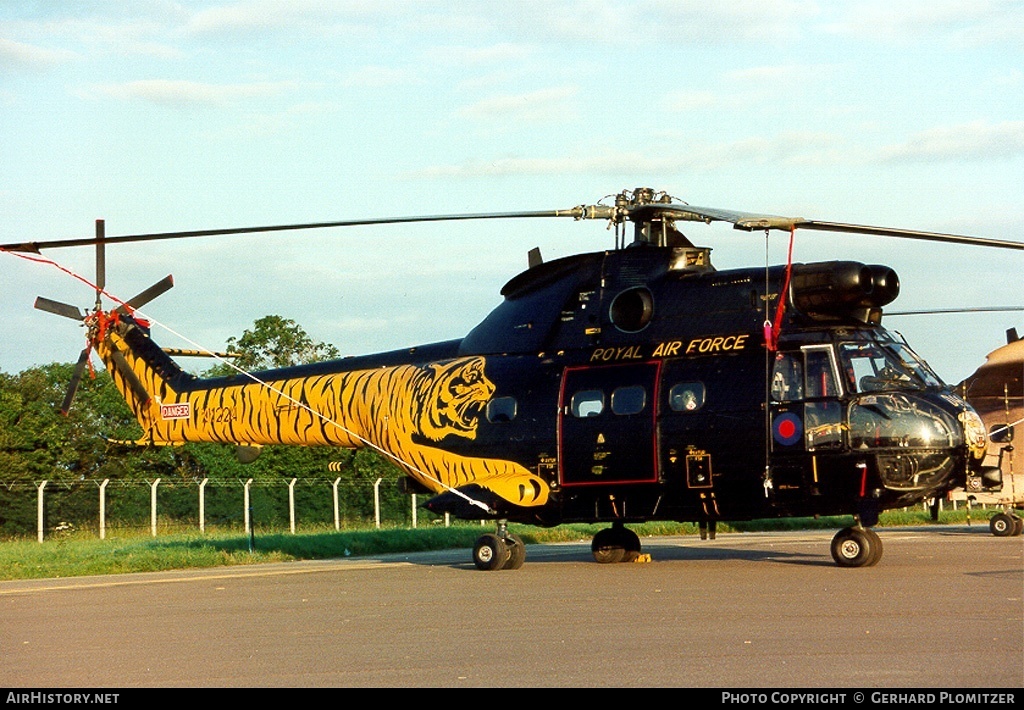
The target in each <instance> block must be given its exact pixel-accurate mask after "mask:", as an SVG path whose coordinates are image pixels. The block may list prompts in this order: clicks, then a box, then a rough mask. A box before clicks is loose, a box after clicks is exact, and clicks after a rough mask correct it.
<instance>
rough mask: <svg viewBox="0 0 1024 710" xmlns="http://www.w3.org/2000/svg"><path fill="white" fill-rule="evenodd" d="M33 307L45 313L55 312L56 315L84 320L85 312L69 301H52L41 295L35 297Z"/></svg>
mask: <svg viewBox="0 0 1024 710" xmlns="http://www.w3.org/2000/svg"><path fill="white" fill-rule="evenodd" d="M35 307H36V308H38V309H39V310H41V311H46V312H47V313H55V314H57V315H58V316H64V317H65V318H70V319H71V320H80V321H81V320H85V313H83V312H82V309H81V308H79V307H78V306H72V305H71V304H69V303H61V302H60V301H53V300H50V299H49V298H44V297H43V296H37V297H36V303H35Z"/></svg>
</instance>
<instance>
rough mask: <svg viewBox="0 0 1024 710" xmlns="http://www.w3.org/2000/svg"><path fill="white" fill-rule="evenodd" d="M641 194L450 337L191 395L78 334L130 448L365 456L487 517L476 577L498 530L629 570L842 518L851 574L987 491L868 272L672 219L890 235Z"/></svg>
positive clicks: (109, 342) (139, 336)
mask: <svg viewBox="0 0 1024 710" xmlns="http://www.w3.org/2000/svg"><path fill="white" fill-rule="evenodd" d="M652 195H653V193H651V192H650V191H642V190H638V191H637V192H635V193H623V194H622V195H620V196H619V199H618V200H617V204H616V207H615V208H611V209H610V210H601V209H598V208H596V207H581V208H575V210H571V211H565V212H558V213H553V214H552V215H550V216H566V215H568V216H574V217H576V218H578V219H582V218H588V217H598V216H603V217H607V218H609V219H611V220H612V221H613V222H614V223H616V224H617V225H621V224H623V223H625V222H626V221H631V222H633V223H634V225H635V228H634V236H633V240H632V242H630V243H629V244H626V243H625V240H623V243H622V244H621V245H619V244H617V248H616V249H613V250H608V251H600V252H593V253H586V254H578V255H574V256H569V257H565V258H562V259H558V260H554V261H551V262H543V261H542V260H541V259H540V257H539V255H537V254H532V255H531V259H530V267H529V268H528V269H527V270H525V271H524V272H522V273H521V274H519V275H517V276H515V277H514V278H513V279H512V280H510V281H509V282H508V283H507V284H506V285H505V287H504V288H503V290H502V295H503V296H504V300H503V301H502V303H500V304H499V305H498V306H497V307H496V308H495V309H494V310H493V311H492V312H491V313H490V314H489V315H488V316H487V317H485V318H484V319H483V320H482V321H481V322H480V324H479V325H478V326H477V327H476V328H474V329H473V330H472V331H471V332H469V333H468V334H467V335H466V336H465V337H464V338H461V339H457V340H450V341H445V342H438V343H431V344H427V345H421V346H417V347H412V348H407V349H402V350H396V351H392V352H388V353H381V354H376V355H366V356H359V357H350V358H344V359H341V360H334V361H328V362H321V363H317V364H312V365H302V366H297V367H292V368H285V369H280V370H271V371H264V372H256V373H240V374H238V375H233V376H230V377H222V378H214V379H211V378H205V379H204V378H197V377H195V376H193V375H191V374H189V373H187V372H185V371H184V370H182V369H181V368H180V367H179V366H178V365H177V364H176V363H175V362H174V360H173V359H172V358H171V357H170V356H169V355H168V354H167V353H166V352H164V351H163V350H162V349H161V348H160V347H159V346H158V345H157V344H156V343H155V342H154V341H153V340H152V339H151V337H150V332H149V328H148V326H147V324H146V323H145V322H144V321H143V320H142V319H141V317H139V316H137V315H136V314H134V313H133V311H132V309H131V308H128V307H124V306H122V307H121V308H118V309H115V310H112V311H109V312H106V311H103V310H101V309H99V308H97V310H96V311H95V312H94V313H92V314H91V315H89V316H83V320H85V322H86V324H87V326H88V328H89V340H90V347H91V348H92V349H94V350H95V352H96V353H97V354H98V356H99V357H100V358H101V359H102V360H103V362H104V363H105V365H106V367H107V368H108V369H109V371H110V372H111V375H112V376H113V379H114V382H115V384H116V386H117V387H118V388H119V390H120V391H121V392H122V394H123V395H124V397H125V399H126V400H127V401H128V403H129V405H130V407H131V409H132V411H133V413H134V414H135V416H136V418H137V419H138V421H139V422H140V424H141V425H142V428H143V431H144V435H143V437H142V438H141V439H140V442H139V443H150V444H174V443H183V442H193V441H204V442H221V443H226V444H235V445H238V446H240V447H245V448H246V449H252V448H258V447H259V446H262V445H268V444H291V445H303V446H338V447H346V448H360V447H364V446H365V447H372V448H373V449H375V450H377V451H379V452H381V453H382V454H384V455H386V456H387V457H389V458H390V459H391V460H393V461H394V462H395V463H396V464H397V465H398V466H399V467H400V468H401V469H402V470H403V472H404V473H405V474H406V476H407V477H408V483H409V486H408V490H410V491H414V492H422V493H428V494H430V496H431V497H430V498H429V500H427V502H426V503H425V506H426V507H427V508H428V509H430V510H431V511H434V512H436V513H439V514H442V513H444V514H451V515H455V516H457V517H462V518H467V519H490V520H494V521H496V523H497V527H496V531H495V532H494V533H487V534H485V535H482V536H481V537H480V538H479V540H478V541H477V543H476V545H475V546H474V550H473V560H474V562H475V564H476V565H477V567H479V568H481V569H488V570H491V569H513V568H517V567H519V566H520V565H521V564H522V563H523V560H524V559H525V548H524V546H523V542H522V540H521V539H520V538H519V537H518V536H516V535H514V534H511V533H509V531H508V528H507V523H508V522H521V523H529V524H535V525H542V526H551V525H558V524H561V523H568V522H587V523H595V522H596V523H610V527H608V528H606V529H604V530H602V531H601V532H599V533H598V534H597V535H596V536H595V538H594V540H593V543H592V549H593V554H594V557H595V559H597V560H598V561H600V562H612V561H619V560H630V559H636V558H637V557H638V555H640V550H641V547H640V540H639V537H638V536H637V535H636V534H635V533H634V532H633V531H631V530H629V529H628V528H627V527H626V525H627V524H630V523H638V522H643V521H648V520H671V521H681V522H695V523H697V524H698V525H699V527H700V530H701V532H702V537H714V534H715V527H716V525H717V524H718V523H719V522H722V521H738V520H751V519H759V518H772V517H793V516H816V515H849V516H853V520H854V522H853V525H851V526H850V527H847V528H845V529H843V530H841V531H840V532H839V533H838V534H837V535H836V537H835V538H834V539H833V542H832V556H833V558H834V560H835V561H836V562H837V564H839V565H841V566H848V567H858V566H865V565H872V564H875V563H876V562H877V561H878V559H879V558H880V556H881V541H880V539H879V538H878V535H877V534H876V533H874V532H873V531H872V530H871V526H873V525H874V524H875V523H876V522H877V520H878V514H879V512H880V511H883V510H886V509H890V508H895V507H903V506H908V505H912V504H915V503H919V502H921V501H923V500H927V499H931V498H935V497H936V496H939V495H942V494H944V493H946V492H947V491H949V490H951V489H953V488H955V487H958V486H961V487H962V486H964V485H965V482H966V481H967V479H968V478H971V479H973V480H978V481H983V485H984V486H986V487H989V488H995V487H998V485H999V482H1000V480H1001V473H1000V471H999V469H998V468H997V467H991V466H985V465H983V464H984V460H983V459H984V455H985V451H986V446H987V435H986V432H985V429H984V426H983V425H982V423H981V420H980V418H979V417H978V415H977V414H976V413H975V412H974V410H973V409H972V408H971V407H970V405H969V404H968V403H967V402H966V401H964V400H963V399H962V398H961V397H959V396H958V395H957V394H956V393H955V392H954V391H953V390H952V388H950V387H949V386H947V385H946V384H945V383H943V382H942V381H941V380H940V379H939V378H938V376H936V375H935V374H934V373H933V372H932V371H931V369H930V368H929V367H928V365H927V364H926V363H924V362H923V361H922V360H921V359H920V358H919V357H918V356H917V355H915V354H914V352H913V351H912V350H911V348H910V347H909V346H908V345H907V344H906V343H905V342H903V340H902V339H901V338H898V337H896V336H894V335H893V334H892V333H890V332H889V331H888V330H886V329H885V328H884V327H883V326H882V325H881V319H882V308H883V307H884V306H886V305H887V304H889V303H890V302H892V300H893V299H895V298H896V296H897V295H898V292H899V283H898V278H897V276H896V274H895V272H894V271H893V270H892V269H891V268H888V267H885V266H879V265H871V264H863V263H859V262H853V261H829V262H819V263H808V264H792V263H790V264H785V265H781V266H773V267H765V268H744V269H733V270H721V271H720V270H717V269H715V268H714V267H713V266H712V265H711V263H710V249H707V248H703V247H697V246H694V245H693V244H692V243H691V242H690V241H689V240H688V239H686V237H684V236H683V235H682V234H681V233H680V232H678V230H677V229H676V222H677V221H682V220H697V221H713V220H727V221H730V222H733V224H734V226H736V227H737V228H742V229H748V230H749V229H755V228H758V229H760V228H763V229H766V230H767V229H788V230H790V231H792V230H794V229H795V228H797V227H801V228H812V229H833V230H838V231H867V230H874V231H872V232H870V233H886V232H887V231H890V230H881V229H879V228H862V227H857V228H854V227H855V226H854V225H835V224H833V223H815V222H809V221H806V220H792V219H786V218H779V217H771V216H762V215H749V214H746V213H737V212H727V211H723V210H713V209H707V208H694V207H691V206H688V205H680V204H674V203H670V202H664V201H661V202H659V201H657V200H653V201H652V199H651V197H652ZM488 216H489V217H495V216H510V215H488ZM511 216H547V213H544V214H534V213H529V214H514V215H511ZM453 218H459V219H461V218H466V216H458V217H453ZM409 221H411V220H409ZM316 226H324V225H316ZM196 234H199V233H196ZM913 234H914V235H918V236H917V237H916V238H921V237H920V236H919V235H920V234H921V233H916V232H915V233H913ZM175 236H194V235H193V234H189V235H181V234H178V235H175ZM894 236H903V234H902V233H897V234H895V235H894ZM933 236H935V237H937V238H942V239H943V240H946V241H948V240H950V239H951V237H950V235H933ZM958 239H966V240H975V239H976V238H970V237H964V238H958ZM125 240H127V238H126V239H125ZM110 241H114V240H113V239H104V243H109V242H110ZM91 243H95V242H91ZM1006 244H1013V243H999V244H998V245H999V246H1005V245H1006ZM988 245H989V246H993V245H994V244H988ZM1021 246H1024V245H1021ZM129 303H131V302H129ZM66 308H68V307H63V306H61V305H60V304H52V302H51V305H50V307H49V308H48V310H53V311H55V312H62V309H63V310H64V312H63V314H65V315H67V312H66Z"/></svg>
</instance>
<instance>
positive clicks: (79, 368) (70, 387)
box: [60, 348, 90, 416]
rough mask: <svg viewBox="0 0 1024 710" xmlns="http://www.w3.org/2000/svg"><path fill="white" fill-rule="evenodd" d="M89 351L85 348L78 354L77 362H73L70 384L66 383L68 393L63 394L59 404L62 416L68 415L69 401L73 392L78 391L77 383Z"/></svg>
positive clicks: (83, 371) (83, 372) (80, 377)
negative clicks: (61, 401)
mask: <svg viewBox="0 0 1024 710" xmlns="http://www.w3.org/2000/svg"><path fill="white" fill-rule="evenodd" d="M89 351H90V348H85V349H84V350H83V351H82V354H81V355H79V356H78V362H77V363H76V364H75V372H74V374H73V375H71V384H69V385H68V393H67V394H66V395H64V402H63V403H62V404H61V405H60V413H61V414H63V415H64V416H67V415H68V412H70V411H71V401H72V400H73V399H74V398H75V392H77V391H78V384H79V383H80V382H81V381H82V375H84V374H85V366H86V364H88V362H89Z"/></svg>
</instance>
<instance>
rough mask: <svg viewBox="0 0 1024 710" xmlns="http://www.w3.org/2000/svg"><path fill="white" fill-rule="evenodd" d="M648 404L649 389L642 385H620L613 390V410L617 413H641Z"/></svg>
mask: <svg viewBox="0 0 1024 710" xmlns="http://www.w3.org/2000/svg"><path fill="white" fill-rule="evenodd" d="M646 405H647V391H646V390H645V389H644V388H643V387H642V386H640V385H631V386H629V387H619V388H617V389H616V390H615V391H614V392H612V411H613V412H615V413H616V414H639V413H640V412H642V411H643V410H644V407H645V406H646Z"/></svg>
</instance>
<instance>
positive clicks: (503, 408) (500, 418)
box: [487, 397, 519, 424]
mask: <svg viewBox="0 0 1024 710" xmlns="http://www.w3.org/2000/svg"><path fill="white" fill-rule="evenodd" d="M518 404H519V403H518V402H516V398H515V397H495V398H494V399H492V400H491V401H490V402H488V403H487V421H489V422H491V423H492V424H494V423H499V422H510V421H512V420H513V419H515V418H516V407H517V405H518Z"/></svg>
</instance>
